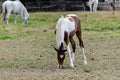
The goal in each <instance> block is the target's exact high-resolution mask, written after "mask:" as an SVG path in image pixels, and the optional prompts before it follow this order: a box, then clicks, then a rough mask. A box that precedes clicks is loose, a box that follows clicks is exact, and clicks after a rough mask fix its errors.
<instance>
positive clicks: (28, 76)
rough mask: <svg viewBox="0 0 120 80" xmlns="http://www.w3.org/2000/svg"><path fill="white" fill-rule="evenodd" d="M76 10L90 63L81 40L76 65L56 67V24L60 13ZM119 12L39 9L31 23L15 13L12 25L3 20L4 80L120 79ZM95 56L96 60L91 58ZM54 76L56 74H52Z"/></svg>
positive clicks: (0, 55) (0, 54) (0, 73)
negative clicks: (81, 46)
mask: <svg viewBox="0 0 120 80" xmlns="http://www.w3.org/2000/svg"><path fill="white" fill-rule="evenodd" d="M68 13H75V14H77V15H78V17H79V18H80V20H81V25H82V32H83V41H84V44H85V52H86V55H87V57H88V65H84V64H83V59H82V54H81V53H82V51H81V49H79V46H78V40H77V38H76V37H74V38H75V41H76V44H77V49H76V60H75V65H76V67H75V68H74V69H71V68H69V57H68V54H67V53H66V59H65V62H64V65H65V69H58V68H57V65H58V63H57V59H56V53H55V51H54V49H53V47H54V46H56V43H55V35H54V28H55V25H56V23H57V19H58V18H59V17H60V15H66V14H68ZM119 19H120V15H119V12H116V13H115V14H112V12H97V13H90V12H60V13H58V12H55V13H54V12H48V13H45V12H37V13H30V20H29V22H28V24H26V25H24V24H22V22H21V19H20V18H19V19H18V21H17V24H16V25H14V16H13V15H12V16H11V18H10V20H9V25H5V24H4V23H2V22H1V23H0V78H1V80H16V79H18V80H57V79H59V80H119V78H120V76H119V74H120V71H119V70H120V63H119V61H120V58H119V57H120V55H119V52H120V43H119V39H120V24H119V23H120V20H119ZM93 57H94V60H91V59H92V58H93ZM53 76H54V77H53Z"/></svg>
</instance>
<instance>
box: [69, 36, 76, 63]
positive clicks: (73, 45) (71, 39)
mask: <svg viewBox="0 0 120 80" xmlns="http://www.w3.org/2000/svg"><path fill="white" fill-rule="evenodd" d="M70 43H71V45H72V49H73V51H72V56H71V57H72V59H73V61H74V60H75V49H76V44H75V41H74V40H73V38H72V37H70Z"/></svg>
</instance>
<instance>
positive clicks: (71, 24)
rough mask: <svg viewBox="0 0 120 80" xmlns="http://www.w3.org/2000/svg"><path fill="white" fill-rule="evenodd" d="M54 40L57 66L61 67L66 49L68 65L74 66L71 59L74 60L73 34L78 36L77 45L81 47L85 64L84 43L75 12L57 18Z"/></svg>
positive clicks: (74, 45)
mask: <svg viewBox="0 0 120 80" xmlns="http://www.w3.org/2000/svg"><path fill="white" fill-rule="evenodd" d="M55 33H56V42H57V48H55V47H54V49H55V51H57V59H58V63H59V68H63V62H64V59H65V52H66V51H68V53H69V59H70V66H71V67H72V68H74V64H73V61H74V60H75V49H76V44H75V41H74V39H73V36H74V34H76V36H77V37H78V40H79V45H80V47H81V48H82V53H83V58H84V64H87V58H86V56H85V52H84V45H83V41H82V34H81V24H80V20H79V18H78V17H77V15H75V14H68V15H66V17H63V16H62V17H61V18H59V20H58V22H57V25H56V29H55ZM64 41H65V43H66V46H67V50H65V49H64ZM70 43H71V45H72V52H71V50H70Z"/></svg>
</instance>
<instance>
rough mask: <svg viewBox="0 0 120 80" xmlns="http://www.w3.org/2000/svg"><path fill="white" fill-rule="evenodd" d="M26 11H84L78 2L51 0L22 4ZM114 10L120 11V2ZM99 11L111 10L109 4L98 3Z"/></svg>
mask: <svg viewBox="0 0 120 80" xmlns="http://www.w3.org/2000/svg"><path fill="white" fill-rule="evenodd" d="M23 4H24V5H25V7H26V8H27V9H28V11H38V10H39V11H71V10H72V11H73V10H79V11H83V10H84V3H83V2H82V1H80V0H77V1H73V0H71V1H70V0H69V1H64V0H59V1H57V0H53V1H48V0H45V1H38V2H30V1H29V2H23ZM115 8H116V10H120V1H117V2H115ZM98 9H99V10H112V7H111V5H110V3H108V2H99V5H98ZM1 10H2V2H0V11H1Z"/></svg>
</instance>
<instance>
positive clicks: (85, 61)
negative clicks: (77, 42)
mask: <svg viewBox="0 0 120 80" xmlns="http://www.w3.org/2000/svg"><path fill="white" fill-rule="evenodd" d="M82 53H83V58H84V64H87V57H86V55H85V50H84V47H82Z"/></svg>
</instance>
